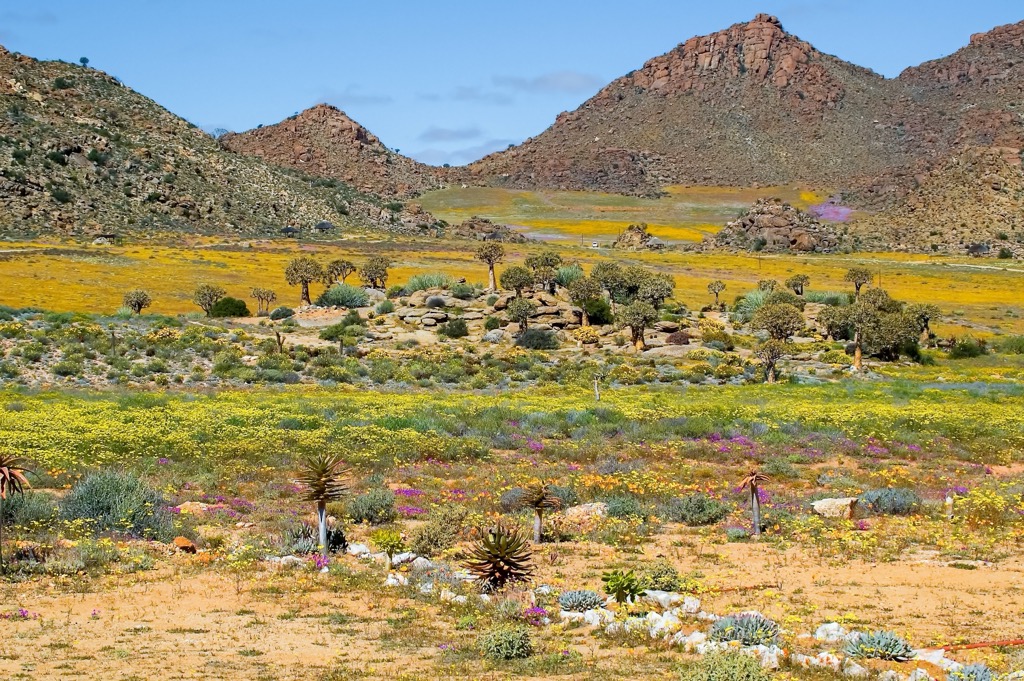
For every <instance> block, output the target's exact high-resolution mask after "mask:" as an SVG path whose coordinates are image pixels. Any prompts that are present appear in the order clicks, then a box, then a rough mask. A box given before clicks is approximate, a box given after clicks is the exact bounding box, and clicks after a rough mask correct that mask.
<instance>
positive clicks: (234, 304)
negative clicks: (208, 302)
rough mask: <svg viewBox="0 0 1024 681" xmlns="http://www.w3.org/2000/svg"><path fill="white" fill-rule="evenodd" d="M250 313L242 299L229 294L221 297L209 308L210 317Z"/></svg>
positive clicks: (246, 315)
mask: <svg viewBox="0 0 1024 681" xmlns="http://www.w3.org/2000/svg"><path fill="white" fill-rule="evenodd" d="M250 314H252V313H251V312H249V306H248V305H246V304H245V301H244V300H239V299H238V298H231V297H230V296H228V297H225V298H221V299H220V300H218V301H217V302H216V303H215V304H214V306H213V307H212V308H210V316H211V317H248V316H249V315H250Z"/></svg>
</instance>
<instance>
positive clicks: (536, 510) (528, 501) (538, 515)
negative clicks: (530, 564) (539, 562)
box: [519, 483, 562, 544]
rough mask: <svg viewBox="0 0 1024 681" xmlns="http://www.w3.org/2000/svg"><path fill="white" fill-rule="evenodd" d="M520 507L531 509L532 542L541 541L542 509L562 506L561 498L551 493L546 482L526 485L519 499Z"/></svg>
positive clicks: (551, 509) (554, 508) (547, 509)
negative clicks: (530, 485)
mask: <svg viewBox="0 0 1024 681" xmlns="http://www.w3.org/2000/svg"><path fill="white" fill-rule="evenodd" d="M519 507H520V508H528V509H530V510H532V511H533V543H535V544H539V543H540V541H541V529H542V527H543V522H544V511H549V510H550V511H557V510H559V509H561V508H562V500H561V499H559V498H558V497H556V496H555V495H554V494H552V493H551V487H550V485H548V484H547V483H539V484H536V485H533V486H532V487H528V488H527V489H526V490H525V491H524V493H523V496H522V497H521V498H520V500H519Z"/></svg>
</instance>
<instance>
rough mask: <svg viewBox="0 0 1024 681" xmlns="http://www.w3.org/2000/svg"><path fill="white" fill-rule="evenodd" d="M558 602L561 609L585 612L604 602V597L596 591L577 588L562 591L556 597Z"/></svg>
mask: <svg viewBox="0 0 1024 681" xmlns="http://www.w3.org/2000/svg"><path fill="white" fill-rule="evenodd" d="M558 604H559V605H560V606H562V610H567V611H569V612H586V611H587V610H593V609H594V608H599V607H601V606H602V605H603V604H604V599H603V598H601V595H600V594H598V593H597V592H596V591H591V590H590V589H578V590H576V591H566V592H565V593H563V594H562V595H561V596H559V597H558Z"/></svg>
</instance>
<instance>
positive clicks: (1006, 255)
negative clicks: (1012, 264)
mask: <svg viewBox="0 0 1024 681" xmlns="http://www.w3.org/2000/svg"><path fill="white" fill-rule="evenodd" d="M997 257H998V258H999V259H1000V260H1010V259H1011V258H1013V251H1011V250H1010V249H1009V248H1007V247H1006V246H1003V247H1001V248H1000V249H999V253H998V255H997Z"/></svg>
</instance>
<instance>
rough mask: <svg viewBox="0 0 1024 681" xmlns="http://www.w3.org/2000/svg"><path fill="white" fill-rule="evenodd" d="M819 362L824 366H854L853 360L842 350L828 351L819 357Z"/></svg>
mask: <svg viewBox="0 0 1024 681" xmlns="http://www.w3.org/2000/svg"><path fill="white" fill-rule="evenodd" d="M818 361H820V362H823V363H824V364H842V365H843V366H850V365H851V364H853V359H852V358H851V357H850V356H849V355H847V354H846V353H845V352H843V351H842V350H826V351H825V352H823V353H821V355H819V356H818Z"/></svg>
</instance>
